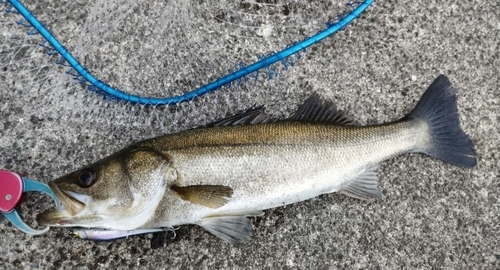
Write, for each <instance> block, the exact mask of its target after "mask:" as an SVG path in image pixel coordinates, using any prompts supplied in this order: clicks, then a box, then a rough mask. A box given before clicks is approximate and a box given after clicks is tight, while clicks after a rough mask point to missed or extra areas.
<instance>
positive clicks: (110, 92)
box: [8, 0, 373, 105]
mask: <svg viewBox="0 0 500 270" xmlns="http://www.w3.org/2000/svg"><path fill="white" fill-rule="evenodd" d="M8 2H9V3H10V4H11V5H12V6H13V7H14V8H15V9H16V10H17V11H18V12H19V13H20V14H21V15H22V16H23V17H24V18H25V19H26V20H27V21H28V22H29V23H30V24H31V25H32V26H33V27H34V28H35V29H36V31H38V33H40V34H41V35H42V36H43V37H44V38H45V40H47V42H49V43H50V45H51V46H52V47H53V48H54V49H55V50H56V51H57V52H58V53H59V54H60V55H61V56H62V57H63V58H64V59H65V60H66V61H67V62H68V64H69V65H70V66H71V67H73V69H75V70H76V72H78V74H79V75H80V76H82V77H83V78H84V79H85V80H87V81H88V82H89V83H90V84H91V89H92V91H95V92H97V93H100V94H102V95H104V96H107V97H110V98H114V99H119V100H125V101H128V102H131V103H139V104H146V105H170V104H177V103H180V102H186V101H190V100H192V99H194V98H195V97H198V96H201V95H204V94H206V93H209V92H211V91H214V90H217V89H219V88H221V87H222V86H224V85H227V84H230V83H231V82H234V81H236V80H238V79H240V78H243V77H245V76H247V75H249V74H252V73H253V72H256V71H258V70H260V69H262V68H265V67H268V66H271V65H273V64H274V63H276V62H279V61H282V60H283V59H286V58H287V57H289V56H291V55H293V54H296V53H298V52H300V51H301V50H304V49H305V48H307V47H309V46H311V45H313V44H315V43H318V42H320V41H321V40H323V39H325V38H327V37H329V36H331V35H333V34H335V33H336V32H338V31H339V30H341V29H343V28H345V27H346V26H347V25H348V24H349V23H351V22H352V21H353V20H354V19H355V18H357V17H358V16H359V15H360V14H361V13H362V12H363V11H364V10H365V9H366V8H368V6H370V5H371V4H372V2H373V0H367V1H363V2H357V3H356V4H358V5H357V6H356V8H354V9H353V10H352V11H351V12H349V13H348V14H346V15H345V16H344V17H342V18H341V19H340V20H339V21H338V22H336V23H334V24H332V25H329V26H328V27H327V28H326V29H325V30H323V31H320V32H318V33H317V34H316V35H314V36H311V37H308V38H306V39H304V40H303V41H301V42H299V43H296V44H294V45H292V46H290V47H288V48H285V49H284V50H282V51H280V52H277V53H274V54H272V55H270V56H268V57H265V58H263V59H261V60H259V61H257V62H255V63H253V64H251V65H249V66H246V67H242V68H241V69H239V70H237V71H235V72H233V73H230V74H228V75H226V76H224V77H222V78H219V79H217V80H215V81H213V82H211V83H209V84H206V85H204V86H201V87H200V88H198V89H196V90H193V91H191V92H188V93H185V94H182V95H179V96H174V97H166V98H151V97H141V96H136V95H131V94H127V93H125V92H123V91H121V90H118V89H115V88H113V87H111V86H109V85H107V84H105V83H104V82H102V81H100V80H98V79H97V78H96V77H94V76H93V75H92V74H91V73H90V72H89V71H87V70H86V69H85V68H84V67H83V66H82V65H81V64H80V63H79V62H78V61H77V60H76V59H75V58H74V57H73V56H72V55H71V54H70V53H69V52H68V50H66V48H64V46H63V45H62V44H61V43H60V42H59V41H58V40H57V39H56V38H55V37H54V36H53V35H52V34H51V33H50V32H49V30H47V28H45V26H44V25H43V24H42V23H41V22H40V21H38V20H37V19H36V18H35V16H33V14H31V12H30V11H29V10H28V9H27V8H26V7H25V6H24V5H23V4H21V2H19V1H18V0H8Z"/></svg>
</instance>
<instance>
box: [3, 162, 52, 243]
mask: <svg viewBox="0 0 500 270" xmlns="http://www.w3.org/2000/svg"><path fill="white" fill-rule="evenodd" d="M0 184H1V185H0V212H1V213H2V214H3V215H4V216H5V218H7V219H8V220H9V221H10V222H12V224H14V226H16V227H17V228H18V229H20V230H21V231H23V232H25V233H27V234H33V235H37V234H43V233H46V232H47V231H48V230H49V227H46V228H45V229H42V230H36V229H33V228H31V227H30V226H28V225H27V224H26V223H24V221H22V219H21V217H20V216H19V214H18V213H17V211H16V210H15V207H16V206H17V205H18V204H19V201H20V200H21V196H22V195H23V193H26V192H29V191H38V192H42V193H46V194H48V195H49V196H50V197H51V198H52V199H53V200H54V202H55V203H56V206H57V207H59V206H60V203H59V200H58V199H57V197H56V195H55V194H54V192H52V190H51V189H50V188H49V187H48V186H47V185H45V184H43V183H40V182H38V181H34V180H31V179H28V178H26V177H21V176H20V175H19V174H17V173H15V172H11V171H6V170H0Z"/></svg>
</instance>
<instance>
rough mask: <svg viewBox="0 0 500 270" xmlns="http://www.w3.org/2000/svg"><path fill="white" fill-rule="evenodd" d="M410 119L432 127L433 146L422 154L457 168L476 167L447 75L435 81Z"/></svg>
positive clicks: (472, 149) (473, 154) (474, 153)
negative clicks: (422, 121) (461, 126)
mask: <svg viewBox="0 0 500 270" xmlns="http://www.w3.org/2000/svg"><path fill="white" fill-rule="evenodd" d="M407 118H408V119H420V120H424V121H425V122H427V125H428V126H429V129H430V134H431V136H432V144H431V145H430V146H429V147H427V148H426V149H422V152H424V153H425V154H428V155H430V156H433V157H436V158H439V159H441V160H443V161H445V162H448V163H451V164H453V165H456V166H462V167H473V166H475V165H476V163H477V160H476V151H475V150H474V145H473V143H472V141H471V140H470V139H469V137H468V136H467V135H466V134H465V133H464V131H463V130H462V129H461V128H460V123H459V121H458V111H457V98H456V96H455V89H454V88H453V86H452V85H451V83H450V81H449V80H448V78H447V77H446V76H445V75H440V76H439V77H437V78H436V80H434V82H433V83H432V84H431V86H429V88H428V89H427V91H426V92H425V93H424V95H423V96H422V99H421V100H420V102H419V103H418V104H417V106H416V107H415V109H414V110H413V112H411V113H410V114H409V115H408V116H407Z"/></svg>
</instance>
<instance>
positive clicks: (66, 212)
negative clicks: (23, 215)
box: [37, 182, 89, 226]
mask: <svg viewBox="0 0 500 270" xmlns="http://www.w3.org/2000/svg"><path fill="white" fill-rule="evenodd" d="M49 187H50V189H52V191H53V192H54V194H55V195H56V197H57V199H59V201H60V202H61V205H62V207H61V206H60V207H58V208H56V209H55V210H48V211H45V212H43V213H41V214H40V215H38V217H37V222H38V223H39V224H40V225H44V226H64V225H69V224H71V223H72V222H71V220H72V219H73V218H74V217H75V216H76V215H77V214H78V213H80V212H82V211H83V210H84V209H85V207H86V205H87V204H88V201H89V197H88V196H87V195H83V194H80V193H76V192H72V191H64V190H61V189H60V188H59V187H57V185H56V184H55V183H54V182H50V183H49Z"/></svg>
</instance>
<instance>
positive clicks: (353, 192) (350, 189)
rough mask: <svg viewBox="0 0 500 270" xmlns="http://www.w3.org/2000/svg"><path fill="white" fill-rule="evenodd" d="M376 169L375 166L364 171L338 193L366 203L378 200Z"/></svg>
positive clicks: (376, 166)
mask: <svg viewBox="0 0 500 270" xmlns="http://www.w3.org/2000/svg"><path fill="white" fill-rule="evenodd" d="M377 168H378V165H375V166H373V167H370V168H368V169H366V170H365V171H364V172H363V173H361V174H360V175H358V177H356V178H355V179H354V180H352V181H351V182H349V183H347V184H346V185H345V186H343V187H342V188H341V190H340V191H339V193H342V194H345V195H347V196H350V197H354V198H357V199H361V200H366V201H371V200H373V199H377V198H380V191H379V189H378V177H377V171H376V170H377Z"/></svg>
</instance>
